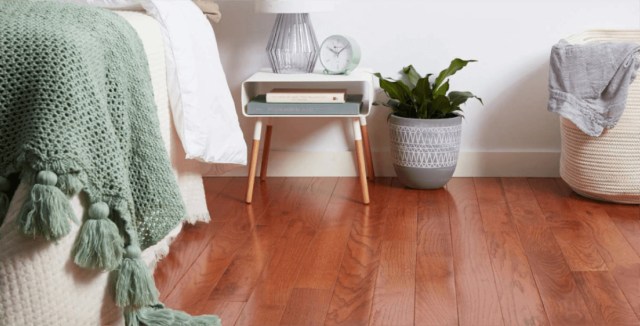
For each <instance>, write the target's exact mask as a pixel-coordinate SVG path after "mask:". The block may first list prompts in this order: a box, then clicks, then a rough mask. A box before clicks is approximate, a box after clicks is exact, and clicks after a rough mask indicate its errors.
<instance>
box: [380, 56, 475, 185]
mask: <svg viewBox="0 0 640 326" xmlns="http://www.w3.org/2000/svg"><path fill="white" fill-rule="evenodd" d="M469 62H475V60H462V59H458V58H456V59H454V60H453V61H451V64H450V65H449V67H448V68H447V69H445V70H443V71H441V72H440V74H438V76H436V77H435V79H433V78H431V77H432V74H427V75H426V76H424V77H422V76H421V75H420V74H419V73H418V72H417V71H416V69H414V67H413V66H411V65H410V66H407V67H404V68H403V69H402V78H401V80H393V79H390V78H384V77H382V76H381V75H380V73H376V74H375V76H376V77H378V79H379V80H380V88H382V89H383V90H384V92H385V93H386V94H387V96H388V97H389V100H388V101H387V102H386V103H382V105H384V106H387V107H390V108H391V110H392V113H391V115H390V117H389V120H388V124H389V133H390V139H391V154H392V158H393V167H394V169H395V171H396V174H397V176H398V179H399V180H400V182H402V183H403V184H404V185H405V186H407V187H410V188H418V189H436V188H440V187H442V186H444V185H445V184H446V183H447V182H448V181H449V179H451V177H452V176H453V172H454V171H455V169H456V165H457V163H458V153H459V152H460V139H461V135H462V117H463V115H462V109H461V108H460V106H461V105H462V104H464V103H466V102H467V100H469V99H471V98H475V99H477V100H478V101H480V103H482V99H480V98H479V97H477V96H475V95H473V94H472V93H471V92H458V91H449V77H451V76H452V75H453V74H455V73H456V72H458V71H459V70H461V69H462V68H464V67H465V66H466V65H467V64H468V63H469ZM376 104H378V103H376Z"/></svg>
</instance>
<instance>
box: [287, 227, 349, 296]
mask: <svg viewBox="0 0 640 326" xmlns="http://www.w3.org/2000/svg"><path fill="white" fill-rule="evenodd" d="M350 233H351V225H349V224H347V225H339V226H332V227H328V228H322V229H320V230H319V231H318V234H317V235H316V237H315V238H314V239H313V241H311V245H310V246H309V251H308V252H307V254H306V255H305V258H304V260H303V261H302V263H301V265H302V270H301V272H300V275H299V276H298V279H297V280H296V288H307V289H317V290H333V287H334V285H335V283H336V279H337V278H338V272H339V271H340V264H341V263H342V257H343V255H344V251H345V249H346V247H347V241H348V240H349V234H350Z"/></svg>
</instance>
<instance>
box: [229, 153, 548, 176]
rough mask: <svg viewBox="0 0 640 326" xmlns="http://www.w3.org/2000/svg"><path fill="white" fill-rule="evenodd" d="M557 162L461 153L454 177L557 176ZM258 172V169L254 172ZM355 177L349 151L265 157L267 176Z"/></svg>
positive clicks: (241, 172)
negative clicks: (266, 160)
mask: <svg viewBox="0 0 640 326" xmlns="http://www.w3.org/2000/svg"><path fill="white" fill-rule="evenodd" d="M373 156H374V159H373V161H374V164H375V166H374V169H375V172H376V176H382V177H390V176H395V172H394V171H393V165H392V163H391V157H390V156H389V153H388V152H376V153H373ZM559 162H560V153H559V152H461V153H460V156H459V158H458V167H457V168H456V173H455V176H458V177H557V176H559ZM258 164H260V163H258ZM259 170H260V167H259V166H258V172H257V173H259ZM246 175H247V168H246V167H241V168H237V169H234V170H231V171H229V172H227V173H225V174H224V176H246ZM356 175H357V174H356V168H355V164H354V154H353V152H286V151H272V152H271V153H270V156H269V176H274V177H276V176H278V177H310V176H321V177H352V176H356Z"/></svg>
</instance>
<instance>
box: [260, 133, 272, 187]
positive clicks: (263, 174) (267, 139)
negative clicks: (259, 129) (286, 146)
mask: <svg viewBox="0 0 640 326" xmlns="http://www.w3.org/2000/svg"><path fill="white" fill-rule="evenodd" d="M271 128H272V126H271V125H270V124H268V125H267V131H265V133H264V148H263V149H262V164H260V181H266V180H267V166H268V165H269V150H270V149H271Z"/></svg>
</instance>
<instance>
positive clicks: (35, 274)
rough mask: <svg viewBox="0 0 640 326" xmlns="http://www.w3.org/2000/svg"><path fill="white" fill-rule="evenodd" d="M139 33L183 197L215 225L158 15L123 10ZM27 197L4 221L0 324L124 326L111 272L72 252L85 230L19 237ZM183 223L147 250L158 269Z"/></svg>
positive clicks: (24, 191) (77, 207) (78, 207)
mask: <svg viewBox="0 0 640 326" xmlns="http://www.w3.org/2000/svg"><path fill="white" fill-rule="evenodd" d="M119 14H120V15H122V16H123V17H124V18H125V19H126V20H127V21H128V22H129V23H130V24H131V25H132V26H133V27H134V28H135V30H136V31H137V32H138V34H139V36H140V38H141V39H142V41H143V44H144V47H145V52H146V54H147V57H148V61H149V68H150V72H151V79H152V84H153V90H154V96H155V102H156V104H157V106H158V116H159V120H160V128H161V131H162V137H163V140H164V143H165V145H166V147H167V151H168V152H169V154H170V157H171V161H172V165H173V168H174V172H175V174H176V178H177V180H178V186H179V187H180V193H181V195H182V197H183V199H184V200H185V203H186V207H187V213H188V216H187V220H188V221H190V222H196V221H208V219H209V215H208V211H207V205H206V200H205V193H204V187H203V183H202V177H201V175H200V174H199V172H198V171H199V167H198V162H195V161H188V160H186V159H185V153H184V150H183V149H182V146H181V143H180V140H179V138H178V136H177V133H176V131H175V128H173V127H172V124H171V114H170V110H169V100H168V96H167V95H168V93H167V82H166V76H167V74H166V65H165V57H164V40H163V37H162V34H161V32H160V25H159V24H158V23H157V21H155V20H154V19H153V18H151V17H149V16H147V15H144V14H142V13H136V12H119ZM27 195H28V187H27V186H26V185H21V186H20V187H19V189H18V191H17V192H16V194H15V195H14V197H13V200H12V203H11V206H10V208H9V213H8V214H7V217H6V220H5V223H4V224H3V225H2V226H0V248H3V250H1V251H0V293H2V294H3V295H2V296H0V325H7V326H13V325H52V326H53V325H61V326H62V325H64V326H73V325H114V324H116V325H118V324H122V322H123V321H122V314H121V312H120V310H119V309H118V308H117V307H116V306H115V305H114V303H113V300H112V299H111V296H110V294H109V292H108V290H109V288H110V287H109V286H108V285H107V276H108V274H107V273H104V272H94V271H89V270H85V269H81V268H78V267H77V266H76V265H75V264H74V263H73V261H72V260H71V256H70V251H71V247H72V245H73V241H74V239H75V237H76V235H77V233H78V230H79V228H78V227H77V226H74V227H73V229H72V231H71V233H70V234H69V235H68V236H67V237H65V238H64V239H62V240H61V241H59V242H58V243H51V242H45V241H39V240H34V239H31V238H27V237H24V236H22V235H21V234H19V233H18V232H17V228H16V227H15V224H14V223H13V221H14V220H15V218H16V215H17V213H18V210H19V207H21V206H22V203H23V202H24V200H25V199H26V196H27ZM72 206H73V209H74V211H75V212H76V215H78V216H82V213H83V212H84V208H83V206H82V203H81V200H80V198H79V197H78V196H75V197H74V198H72ZM180 228H181V226H178V227H177V228H176V229H175V230H173V232H172V233H171V234H170V235H169V236H168V237H166V238H165V239H164V240H163V241H161V242H159V243H158V244H157V245H155V246H153V247H151V248H148V249H147V250H145V251H144V253H143V258H144V259H145V261H146V262H147V264H148V265H149V266H150V267H151V268H153V267H154V266H155V263H156V262H157V260H158V259H159V258H160V257H162V256H164V255H166V254H167V252H168V245H169V243H170V242H171V240H172V239H173V238H174V237H175V236H176V235H177V234H178V232H179V231H180Z"/></svg>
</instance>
